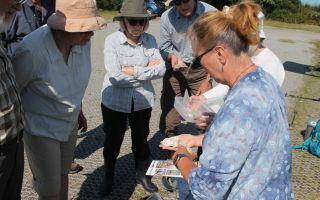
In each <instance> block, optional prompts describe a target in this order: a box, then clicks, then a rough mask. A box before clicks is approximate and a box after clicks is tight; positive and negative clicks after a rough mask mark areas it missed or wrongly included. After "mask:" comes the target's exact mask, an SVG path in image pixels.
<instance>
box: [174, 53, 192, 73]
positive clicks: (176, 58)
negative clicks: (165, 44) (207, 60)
mask: <svg viewBox="0 0 320 200" xmlns="http://www.w3.org/2000/svg"><path fill="white" fill-rule="evenodd" d="M171 66H172V69H173V70H174V71H178V70H179V69H180V68H184V67H188V66H187V65H186V64H185V63H184V62H183V60H182V58H181V57H180V56H177V55H174V54H171Z"/></svg>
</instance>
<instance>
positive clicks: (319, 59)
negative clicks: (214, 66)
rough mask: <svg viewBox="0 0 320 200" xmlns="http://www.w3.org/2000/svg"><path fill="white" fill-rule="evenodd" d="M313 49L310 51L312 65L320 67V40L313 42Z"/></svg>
mask: <svg viewBox="0 0 320 200" xmlns="http://www.w3.org/2000/svg"><path fill="white" fill-rule="evenodd" d="M312 43H313V48H312V49H311V50H312V52H313V57H312V63H313V64H314V65H315V66H316V65H320V40H318V41H313V42H312Z"/></svg>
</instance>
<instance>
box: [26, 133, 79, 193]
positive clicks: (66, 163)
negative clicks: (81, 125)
mask: <svg viewBox="0 0 320 200" xmlns="http://www.w3.org/2000/svg"><path fill="white" fill-rule="evenodd" d="M23 139H24V142H25V150H26V153H27V157H28V161H29V166H30V169H31V171H32V174H33V187H34V189H35V191H36V192H37V193H38V195H39V196H56V195H59V193H60V184H61V175H66V174H68V173H69V170H70V166H71V163H72V160H73V157H74V149H75V146H76V141H77V129H74V130H73V131H72V133H71V135H70V136H69V140H68V141H67V142H60V141H58V140H54V139H51V138H47V137H39V136H34V135H30V134H27V133H26V134H24V136H23Z"/></svg>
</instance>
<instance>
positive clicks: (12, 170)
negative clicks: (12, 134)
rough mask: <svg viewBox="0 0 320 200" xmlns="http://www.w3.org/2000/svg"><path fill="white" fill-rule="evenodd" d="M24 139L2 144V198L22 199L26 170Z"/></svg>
mask: <svg viewBox="0 0 320 200" xmlns="http://www.w3.org/2000/svg"><path fill="white" fill-rule="evenodd" d="M23 152H24V150H23V141H22V140H20V141H19V142H17V139H13V140H11V141H9V142H8V143H7V144H4V145H1V146H0V199H1V200H2V199H3V200H20V199H21V188H22V179H23V170H24V168H23V167H24V157H23Z"/></svg>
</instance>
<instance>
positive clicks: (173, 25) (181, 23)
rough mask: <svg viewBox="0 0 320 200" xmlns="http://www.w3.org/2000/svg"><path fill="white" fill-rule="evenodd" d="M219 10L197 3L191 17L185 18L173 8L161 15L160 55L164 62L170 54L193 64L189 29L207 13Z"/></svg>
mask: <svg viewBox="0 0 320 200" xmlns="http://www.w3.org/2000/svg"><path fill="white" fill-rule="evenodd" d="M216 10H217V9H216V8H215V7H213V6H211V5H209V4H207V3H204V2H201V1H197V7H196V10H195V12H194V14H193V15H192V16H191V17H185V16H183V15H181V14H180V13H179V11H178V10H177V8H176V7H175V6H173V7H172V8H170V9H168V10H167V11H165V12H164V13H163V14H162V15H161V23H160V45H159V49H160V53H161V55H162V57H163V59H164V60H167V57H168V54H169V53H172V54H174V55H179V56H181V58H182V60H183V61H184V62H185V63H191V62H192V60H193V58H194V56H193V52H192V46H191V40H190V38H189V36H188V34H187V32H188V29H189V27H190V26H191V25H192V24H193V23H194V22H195V21H196V19H197V18H198V17H199V16H201V15H203V14H204V13H205V12H207V11H216Z"/></svg>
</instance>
